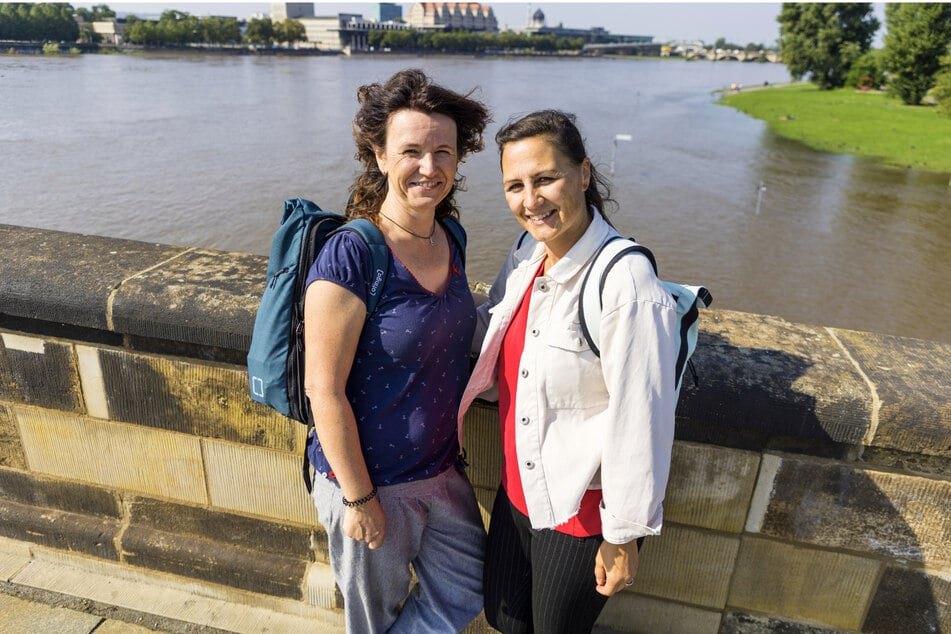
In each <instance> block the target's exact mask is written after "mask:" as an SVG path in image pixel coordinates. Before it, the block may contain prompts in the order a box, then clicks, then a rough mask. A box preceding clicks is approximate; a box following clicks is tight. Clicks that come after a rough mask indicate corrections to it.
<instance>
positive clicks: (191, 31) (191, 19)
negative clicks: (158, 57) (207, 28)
mask: <svg viewBox="0 0 951 634" xmlns="http://www.w3.org/2000/svg"><path fill="white" fill-rule="evenodd" d="M157 27H158V32H159V37H160V39H161V40H162V41H163V42H162V43H164V44H178V45H182V44H193V43H196V42H200V41H201V29H200V27H199V23H198V18H197V17H195V16H193V15H191V14H190V13H187V12H185V11H176V10H174V9H169V10H167V11H164V12H163V13H162V17H160V18H159V21H158V25H157Z"/></svg>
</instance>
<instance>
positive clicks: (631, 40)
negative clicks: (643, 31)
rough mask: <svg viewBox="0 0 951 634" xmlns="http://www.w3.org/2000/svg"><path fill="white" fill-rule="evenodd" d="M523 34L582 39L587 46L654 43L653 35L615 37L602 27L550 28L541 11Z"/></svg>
mask: <svg viewBox="0 0 951 634" xmlns="http://www.w3.org/2000/svg"><path fill="white" fill-rule="evenodd" d="M522 32H523V33H528V34H530V35H536V34H537V35H554V36H555V37H567V38H572V39H575V38H579V37H580V38H582V39H583V40H584V41H585V44H620V43H624V44H650V43H651V42H653V41H654V36H653V35H614V34H612V33H611V32H609V31H607V30H606V29H604V28H602V27H600V26H595V27H591V28H590V29H569V28H565V27H563V26H562V25H561V24H559V25H558V26H548V25H547V24H546V23H545V13H544V12H543V11H542V10H541V9H538V10H537V11H535V13H533V14H532V16H531V18H530V20H529V23H528V24H527V25H526V26H525V28H524V29H522Z"/></svg>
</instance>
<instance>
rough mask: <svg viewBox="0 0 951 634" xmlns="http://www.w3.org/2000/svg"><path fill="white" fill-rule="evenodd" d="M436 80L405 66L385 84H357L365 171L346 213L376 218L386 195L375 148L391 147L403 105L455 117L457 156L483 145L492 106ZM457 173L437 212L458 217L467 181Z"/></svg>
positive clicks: (357, 126) (357, 134)
mask: <svg viewBox="0 0 951 634" xmlns="http://www.w3.org/2000/svg"><path fill="white" fill-rule="evenodd" d="M471 95H472V92H469V93H468V94H466V95H461V94H459V93H456V92H453V91H451V90H448V89H446V88H443V87H442V86H439V85H437V84H434V83H432V81H431V80H430V79H429V77H427V76H426V74H425V73H423V71H421V70H418V69H415V68H410V69H406V70H401V71H399V72H398V73H396V74H395V75H393V76H392V77H390V78H389V80H387V82H386V83H385V84H383V85H380V84H366V85H364V86H360V88H359V89H357V101H358V102H359V103H360V109H359V110H358V111H357V114H356V116H355V117H354V118H353V138H354V141H356V144H357V153H356V159H357V160H358V161H360V162H361V163H362V164H363V172H362V173H361V174H360V175H359V176H358V177H357V179H356V180H355V181H354V182H353V184H352V185H351V186H350V200H349V202H348V203H347V216H349V217H363V218H369V219H371V220H373V221H374V222H375V221H376V219H377V215H378V214H379V211H380V206H381V205H382V204H383V199H384V198H386V193H387V182H386V176H385V175H384V174H383V172H381V171H380V168H379V166H378V165H377V162H376V149H377V148H384V147H386V130H387V125H388V124H389V122H390V116H391V115H393V113H395V112H397V111H399V110H416V111H419V112H424V113H427V114H432V113H436V114H442V115H445V116H447V117H449V118H450V119H452V120H453V121H455V122H456V157H457V159H458V160H459V162H462V160H463V159H464V158H465V157H466V155H467V154H469V153H470V152H478V151H479V150H481V149H482V147H483V140H482V131H483V130H485V126H486V124H487V123H488V122H489V111H488V110H487V109H486V107H485V106H484V105H482V104H481V103H480V102H478V101H476V100H474V99H471V98H470V96H471ZM462 181H463V179H462V177H461V176H460V175H459V173H458V171H457V172H456V178H455V181H454V182H453V185H452V189H450V190H449V194H447V195H446V197H445V198H444V199H443V200H442V201H440V203H439V204H438V205H437V206H436V217H437V218H445V217H446V216H453V217H456V218H458V217H459V210H458V209H457V208H456V203H455V201H454V200H453V197H454V196H455V193H456V190H457V189H459V188H461V186H462Z"/></svg>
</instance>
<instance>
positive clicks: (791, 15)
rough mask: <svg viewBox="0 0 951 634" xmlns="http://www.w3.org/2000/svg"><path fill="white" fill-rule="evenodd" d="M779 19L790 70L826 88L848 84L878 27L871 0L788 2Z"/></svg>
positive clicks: (784, 56) (784, 51)
mask: <svg viewBox="0 0 951 634" xmlns="http://www.w3.org/2000/svg"><path fill="white" fill-rule="evenodd" d="M776 20H777V21H778V22H779V25H780V27H779V33H780V37H779V43H780V47H781V50H782V55H783V61H784V62H785V63H786V67H787V68H788V69H789V73H790V74H791V75H792V76H793V77H796V78H802V77H803V76H805V75H807V74H808V75H810V79H811V81H813V82H814V83H815V84H817V85H818V86H819V88H821V89H823V90H829V89H832V88H841V87H842V86H843V85H844V84H845V78H846V77H847V76H848V73H849V69H850V68H851V67H852V64H853V63H855V61H856V60H857V59H858V58H859V57H861V55H862V54H863V53H865V51H867V50H868V49H869V47H870V46H871V43H872V38H873V37H874V35H875V31H877V30H878V27H879V21H878V20H877V19H876V18H875V16H874V15H873V14H872V5H871V3H868V2H841V3H840V2H816V3H810V2H786V3H783V8H782V10H781V11H780V13H779V17H777V18H776Z"/></svg>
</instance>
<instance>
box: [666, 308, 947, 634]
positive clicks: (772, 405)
mask: <svg viewBox="0 0 951 634" xmlns="http://www.w3.org/2000/svg"><path fill="white" fill-rule="evenodd" d="M767 319H768V318H767ZM782 323H785V322H782ZM786 327H787V328H799V326H798V325H795V326H794V325H791V324H786ZM807 328H808V327H807ZM714 330H715V329H714ZM780 330H783V329H780ZM814 332H815V333H819V334H820V335H821V333H822V332H823V331H821V330H820V329H814ZM773 334H774V335H776V336H775V337H774V338H773V339H771V340H770V341H769V342H768V343H766V342H760V345H756V346H744V345H737V340H738V339H739V340H744V339H748V338H749V337H748V333H746V334H745V335H744V334H739V333H738V334H736V335H734V334H732V333H731V332H729V331H722V333H717V332H704V333H702V334H701V338H700V344H699V346H698V349H697V353H696V354H695V356H694V363H695V366H696V371H697V375H698V381H699V387H697V386H695V385H694V384H693V380H692V378H691V377H690V376H689V374H688V375H687V376H685V379H684V387H683V392H682V394H681V402H680V406H679V408H678V423H677V438H678V439H680V440H687V441H695V442H703V443H712V444H717V445H723V446H729V447H734V448H741V449H747V450H754V451H758V452H761V453H762V454H763V461H762V465H761V467H760V478H759V484H758V487H764V486H765V487H768V488H767V490H765V491H758V495H759V496H760V497H761V500H762V501H761V504H765V508H758V509H757V508H756V505H755V504H754V507H753V509H752V510H751V517H750V518H748V523H747V527H746V532H745V533H744V542H743V546H741V552H740V557H739V558H738V564H737V570H738V571H737V572H736V573H735V575H736V576H735V577H734V591H731V597H730V601H729V602H728V607H729V609H731V610H733V611H732V612H731V613H730V614H729V615H728V616H727V617H726V618H725V619H724V622H723V626H722V627H721V632H751V631H753V632H759V631H764V632H765V631H770V632H775V631H784V632H785V631H789V632H803V631H809V632H824V631H830V632H831V631H834V630H823V629H821V628H818V629H816V628H811V627H807V628H806V629H805V630H804V629H800V628H799V627H795V626H792V627H791V626H790V625H789V624H786V625H783V624H782V623H781V622H779V621H777V620H776V619H775V618H770V617H764V616H757V615H756V613H757V612H760V613H767V614H770V613H771V614H774V615H775V614H788V612H786V611H785V610H783V609H781V608H782V607H783V606H784V605H785V606H789V605H794V606H796V607H795V608H794V609H796V610H797V611H798V612H799V614H797V615H796V618H799V619H802V620H804V621H812V622H825V623H837V622H836V621H835V620H830V619H829V618H823V616H824V615H830V616H831V615H836V616H837V618H839V619H840V620H841V619H843V618H844V620H845V621H846V622H848V621H851V622H852V624H853V625H852V626H851V627H846V628H845V629H850V630H851V628H852V627H856V626H858V625H859V624H860V628H858V627H856V629H857V630H858V631H861V632H868V633H881V634H886V633H889V634H891V633H895V632H909V633H911V632H942V631H948V629H947V628H948V621H949V618H951V613H949V610H948V608H947V607H942V604H939V601H938V599H937V597H936V591H937V594H938V595H939V596H941V597H942V598H947V596H948V594H949V592H951V583H949V582H948V581H945V580H943V579H942V578H941V577H939V576H936V575H935V576H932V575H928V574H927V572H926V571H925V565H926V564H934V563H937V564H938V565H939V566H944V567H946V566H947V564H948V559H949V549H951V547H949V546H948V545H947V544H946V543H945V542H947V539H946V538H947V535H946V533H947V520H946V519H945V516H946V512H947V510H946V509H944V508H942V504H941V503H940V500H941V495H940V493H936V494H932V495H929V494H928V492H927V491H926V489H929V488H931V485H932V484H934V480H930V479H927V477H926V474H923V475H924V476H925V477H921V478H919V477H916V476H915V475H914V474H908V473H907V472H904V473H898V472H895V471H889V470H879V469H877V468H875V466H874V465H872V464H869V463H866V462H863V460H862V458H861V457H860V456H861V451H860V450H861V447H862V445H861V440H862V437H863V436H864V434H865V432H866V430H867V426H868V424H869V421H870V419H871V416H870V414H871V400H870V397H869V395H867V394H865V395H864V396H863V395H862V394H860V390H856V389H855V387H856V384H857V383H858V381H857V380H856V379H855V378H854V377H850V376H848V375H847V374H848V373H846V372H845V370H846V369H847V367H848V366H847V364H844V363H842V362H841V361H840V360H841V359H842V355H840V354H837V353H832V354H828V351H826V350H824V348H825V344H824V343H823V342H821V341H819V342H817V343H816V345H814V346H809V345H803V339H804V337H803V333H793V334H791V335H790V334H789V333H788V332H778V331H777V332H774V333H773ZM787 335H788V336H787ZM790 342H792V343H794V344H795V347H789V346H787V345H786V344H787V343H790ZM764 343H765V345H763V344H764ZM789 350H793V351H794V352H790V351H789ZM862 389H866V388H865V386H864V384H863V385H862ZM843 392H844V394H843ZM833 397H834V398H833ZM870 467H871V468H870ZM764 483H765V484H764ZM770 484H771V486H770ZM754 514H755V515H758V516H757V517H753V515H754ZM909 521H913V522H914V523H915V526H912V525H910V524H909ZM916 528H917V529H919V530H920V531H921V533H922V535H921V536H919V534H918V532H916ZM934 528H937V530H931V529H934ZM759 536H764V537H769V538H774V539H778V540H783V541H784V542H787V544H788V542H792V543H793V544H795V545H797V548H794V549H791V550H790V549H788V546H787V551H786V553H785V555H780V554H777V551H778V550H779V549H778V548H773V547H772V546H771V544H772V545H775V543H773V542H772V540H762V539H759ZM798 545H802V548H801V549H800V548H798ZM744 550H745V551H746V553H747V557H753V555H751V554H750V553H751V552H756V553H757V556H762V559H760V560H758V561H753V560H748V561H752V565H751V566H750V568H751V569H750V570H747V571H746V572H743V571H742V566H743V560H744V556H743V555H744ZM788 556H792V557H793V558H794V559H796V558H798V559H800V562H801V561H802V560H803V559H805V560H808V561H811V562H813V563H814V566H812V565H810V568H811V569H809V570H808V576H807V577H806V579H801V578H800V579H796V578H793V574H794V572H795V570H794V568H789V567H786V568H785V569H784V568H782V567H781V566H788V564H789V563H792V564H793V566H795V561H793V562H789V560H788V559H786V557H788ZM784 573H785V575H784ZM743 575H746V577H745V580H746V582H747V585H748V588H747V589H746V590H743V589H742V588H741V589H740V590H739V591H738V592H737V591H735V590H736V588H737V587H738V585H739V584H738V583H737V581H738V580H739V581H742V579H741V577H742V576H743ZM786 575H788V579H784V576H786ZM810 597H812V598H811V599H810ZM866 606H867V609H866ZM745 610H749V611H750V613H748V614H747V613H744V612H745ZM755 623H758V625H754V624H755ZM843 625H844V623H843V624H841V625H838V626H839V627H842V626H843ZM790 627H791V629H790ZM943 628H944V629H943ZM852 631H855V630H852Z"/></svg>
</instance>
